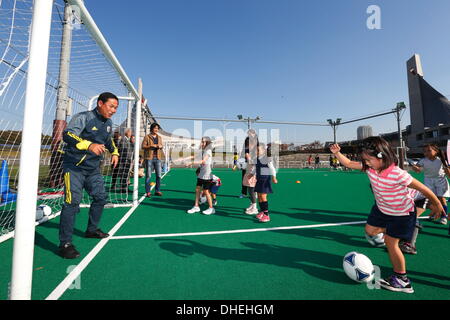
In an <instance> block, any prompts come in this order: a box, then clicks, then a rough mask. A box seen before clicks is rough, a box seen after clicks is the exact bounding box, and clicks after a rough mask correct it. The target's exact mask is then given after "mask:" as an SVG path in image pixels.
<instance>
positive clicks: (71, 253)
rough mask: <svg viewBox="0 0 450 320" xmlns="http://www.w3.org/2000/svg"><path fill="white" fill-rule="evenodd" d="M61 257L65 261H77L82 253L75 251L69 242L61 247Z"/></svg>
mask: <svg viewBox="0 0 450 320" xmlns="http://www.w3.org/2000/svg"><path fill="white" fill-rule="evenodd" d="M59 255H60V256H61V257H63V258H64V259H76V258H78V257H79V256H80V253H79V252H78V251H77V249H75V247H74V245H73V244H71V243H70V242H68V243H66V244H64V245H62V246H60V247H59Z"/></svg>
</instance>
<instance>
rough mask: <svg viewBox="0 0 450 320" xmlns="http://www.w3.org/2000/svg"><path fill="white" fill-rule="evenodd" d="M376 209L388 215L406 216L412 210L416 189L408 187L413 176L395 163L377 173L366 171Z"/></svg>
mask: <svg viewBox="0 0 450 320" xmlns="http://www.w3.org/2000/svg"><path fill="white" fill-rule="evenodd" d="M367 175H368V176H369V180H370V184H371V185H372V190H373V194H374V195H375V201H376V202H377V206H378V209H380V211H381V212H383V213H384V214H387V215H390V216H407V215H409V213H410V212H412V211H414V197H415V195H416V193H417V191H416V190H414V189H410V188H408V185H410V184H411V182H412V181H413V177H411V175H410V174H409V173H408V172H406V171H405V170H402V169H400V168H399V167H397V166H396V165H391V166H390V167H389V168H387V169H386V170H383V171H382V172H381V173H378V172H377V171H376V170H374V169H369V170H368V171H367Z"/></svg>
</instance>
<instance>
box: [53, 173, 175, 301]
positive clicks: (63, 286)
mask: <svg viewBox="0 0 450 320" xmlns="http://www.w3.org/2000/svg"><path fill="white" fill-rule="evenodd" d="M167 173H168V172H166V173H165V174H164V175H163V176H162V177H161V180H162V179H163V178H164V177H165V175H166V174H167ZM154 187H155V186H152V187H151V189H150V190H153V188H154ZM144 199H145V195H144V196H142V197H141V198H140V199H139V201H138V205H137V206H136V207H133V208H131V209H130V210H128V212H127V213H126V214H125V215H124V216H123V217H122V219H120V221H119V222H117V224H116V225H115V226H114V227H113V228H112V229H111V230H110V231H109V232H108V233H109V234H110V236H109V237H108V238H104V239H102V240H100V242H99V243H98V244H97V245H96V246H95V247H94V248H93V249H92V250H91V251H90V252H89V253H88V254H87V256H86V257H85V258H84V259H83V260H81V262H80V263H79V264H78V265H77V266H76V267H75V268H74V269H73V270H72V272H71V273H69V274H68V275H67V276H66V278H65V279H64V280H63V281H62V282H61V283H60V284H59V285H58V286H57V287H56V288H55V289H54V290H53V291H52V293H50V295H49V296H48V297H47V298H46V299H45V300H58V299H59V298H60V297H61V296H62V295H63V294H64V292H65V291H66V290H67V288H69V286H70V285H71V284H72V283H73V282H74V281H75V280H76V279H77V278H78V276H79V275H80V274H81V272H83V270H84V269H86V267H87V266H88V265H89V263H91V261H92V260H93V259H94V258H95V256H96V255H97V254H98V253H99V252H100V250H101V249H103V247H104V246H105V245H106V244H107V243H108V241H109V240H111V238H112V236H113V235H114V234H115V233H116V232H117V230H119V229H120V227H122V225H123V224H124V223H125V222H126V221H127V220H128V218H129V217H130V216H131V215H132V214H133V212H134V211H135V210H136V209H137V207H138V206H139V204H141V202H142V201H144Z"/></svg>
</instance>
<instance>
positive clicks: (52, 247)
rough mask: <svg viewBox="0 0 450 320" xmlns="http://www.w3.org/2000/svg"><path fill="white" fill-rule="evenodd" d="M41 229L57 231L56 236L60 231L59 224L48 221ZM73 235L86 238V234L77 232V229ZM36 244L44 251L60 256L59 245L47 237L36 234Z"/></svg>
mask: <svg viewBox="0 0 450 320" xmlns="http://www.w3.org/2000/svg"><path fill="white" fill-rule="evenodd" d="M40 228H47V229H56V230H55V234H56V235H57V234H58V230H59V223H55V222H52V221H47V222H45V223H43V224H41V225H40ZM73 235H75V236H78V237H80V238H84V232H82V231H80V230H77V229H74V230H73ZM56 241H58V240H56ZM34 244H35V245H36V246H38V247H40V248H42V249H44V250H47V251H50V252H53V253H55V254H56V255H58V249H59V243H56V242H52V241H50V240H48V239H47V238H46V237H44V236H43V235H41V234H40V233H38V232H36V234H35V240H34Z"/></svg>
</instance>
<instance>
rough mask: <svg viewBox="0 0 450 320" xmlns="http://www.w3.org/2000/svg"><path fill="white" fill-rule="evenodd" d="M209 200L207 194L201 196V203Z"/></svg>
mask: <svg viewBox="0 0 450 320" xmlns="http://www.w3.org/2000/svg"><path fill="white" fill-rule="evenodd" d="M206 201H208V200H207V199H206V197H205V196H201V197H200V204H203V203H206Z"/></svg>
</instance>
